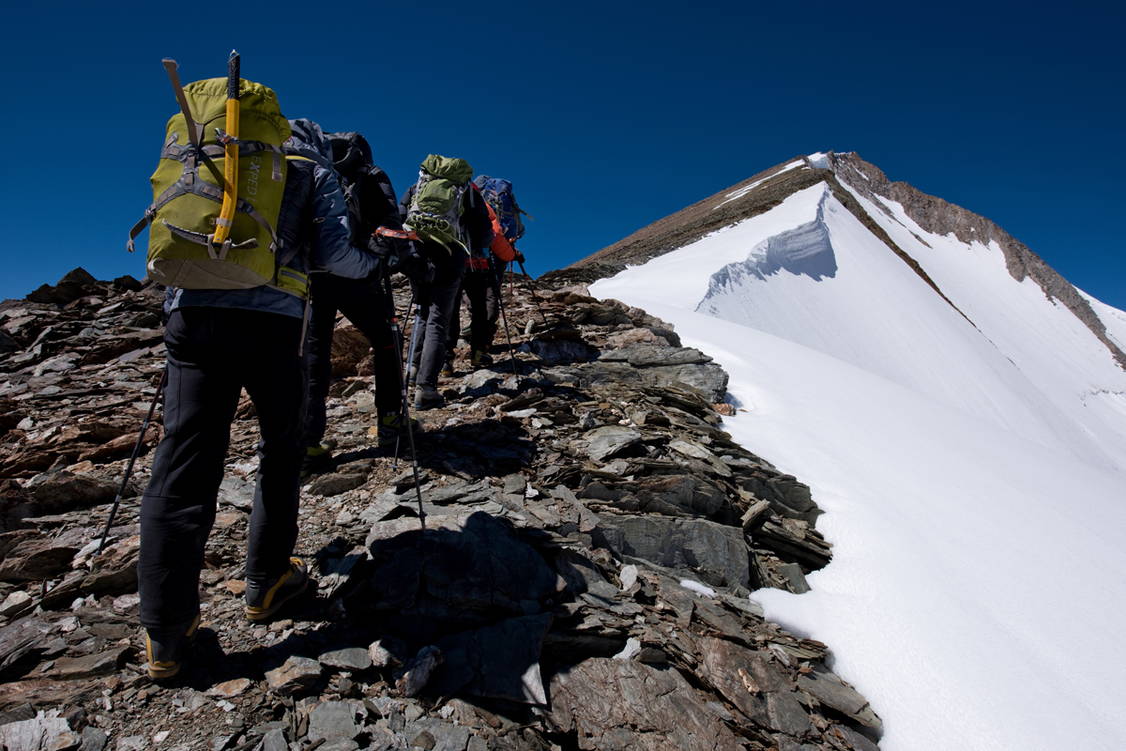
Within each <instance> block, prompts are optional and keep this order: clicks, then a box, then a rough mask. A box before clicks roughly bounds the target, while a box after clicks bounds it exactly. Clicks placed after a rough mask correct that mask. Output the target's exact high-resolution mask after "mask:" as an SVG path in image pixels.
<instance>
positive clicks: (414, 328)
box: [391, 299, 422, 469]
mask: <svg viewBox="0 0 1126 751" xmlns="http://www.w3.org/2000/svg"><path fill="white" fill-rule="evenodd" d="M411 304H412V306H413V307H415V311H414V321H413V322H412V323H411V343H410V346H409V347H407V367H406V376H405V377H404V379H403V409H404V411H405V410H406V408H407V407H406V405H407V403H408V402H409V401H410V396H409V395H408V393H407V392H408V390H409V388H410V380H411V374H413V373H414V353H415V351H416V348H417V346H418V329H419V326H421V325H422V316H421V315H420V314H419V312H418V307H417V306H414V305H413V304H414V300H413V299H412V300H411ZM411 451H414V437H413V436H411ZM391 467H392V469H398V468H399V442H398V441H396V442H395V459H394V461H393V462H392V464H391Z"/></svg>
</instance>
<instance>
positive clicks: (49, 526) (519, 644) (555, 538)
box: [0, 270, 881, 751]
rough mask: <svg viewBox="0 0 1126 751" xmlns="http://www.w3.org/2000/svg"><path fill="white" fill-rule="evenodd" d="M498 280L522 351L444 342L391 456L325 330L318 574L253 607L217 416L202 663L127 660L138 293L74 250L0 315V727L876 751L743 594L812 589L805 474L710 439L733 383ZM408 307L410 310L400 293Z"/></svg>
mask: <svg viewBox="0 0 1126 751" xmlns="http://www.w3.org/2000/svg"><path fill="white" fill-rule="evenodd" d="M560 285H561V282H558V281H557V282H556V283H554V284H549V285H547V286H541V287H539V290H540V291H539V293H538V294H534V293H531V292H530V291H528V290H527V289H526V288H525V286H524V285H523V284H522V283H517V284H516V285H515V286H513V285H512V284H509V285H507V287H506V297H505V300H506V303H505V304H506V313H507V317H508V321H509V324H510V326H511V329H512V334H513V344H514V346H515V347H516V348H517V349H518V353H517V357H516V358H515V360H510V359H509V357H508V355H507V351H506V348H505V347H504V339H503V336H498V341H499V343H500V344H499V346H498V347H496V348H495V350H494V356H495V358H496V363H495V364H494V365H493V366H491V368H489V369H482V370H477V371H471V370H470V369H469V368H468V366H467V363H465V362H461V361H459V362H458V368H457V372H456V373H455V376H454V377H453V378H449V379H443V382H442V384H441V388H442V390H443V391H444V393H445V394H446V396H447V399H448V404H447V406H446V407H444V408H443V409H440V410H433V411H429V412H425V413H422V414H420V415H419V417H420V419H421V426H420V431H419V434H418V451H419V456H418V459H419V465H420V470H421V473H422V485H421V488H420V489H421V494H422V500H423V510H424V512H425V522H426V524H425V529H423V528H422V524H421V523H420V519H419V517H418V510H417V506H416V495H415V489H414V484H413V479H412V473H411V472H410V465H409V462H408V461H407V460H406V459H405V458H400V459H398V460H397V461H396V459H395V458H394V457H393V456H392V455H391V453H392V452H390V451H388V450H381V449H378V448H377V447H376V445H375V441H374V432H375V431H374V410H375V408H374V400H373V398H372V392H371V389H370V378H369V377H367V374H366V370H367V369H368V368H369V367H370V365H369V363H368V361H367V357H368V353H367V347H366V342H364V341H363V339H362V337H359V336H358V335H357V333H356V332H355V331H354V330H352V329H351V328H350V327H349V326H348V325H347V324H345V323H341V324H340V325H338V328H337V333H336V339H337V341H336V347H335V348H334V373H335V375H336V376H337V377H338V380H337V381H336V383H335V384H334V386H333V389H332V392H331V399H330V404H329V425H330V437H331V439H332V440H333V441H334V442H335V466H334V468H333V470H332V471H331V472H329V473H327V474H323V475H319V476H316V477H314V478H312V479H311V480H310V481H309V482H307V483H306V484H305V485H304V487H303V490H302V516H301V535H300V538H299V541H298V554H300V555H304V556H305V557H306V558H307V559H308V560H309V561H310V562H311V564H312V571H313V574H314V576H315V577H316V579H317V582H318V587H317V591H316V592H315V594H311V595H310V596H309V597H308V598H306V599H305V600H304V601H302V602H300V603H298V605H297V606H296V607H295V608H293V609H292V610H291V611H290V612H288V613H287V614H286V616H287V617H285V618H284V619H283V620H279V621H276V622H274V623H272V624H269V625H253V624H250V623H248V622H246V621H244V620H243V619H242V617H241V601H240V597H239V596H240V595H241V593H242V589H243V585H242V581H241V575H242V557H243V555H244V550H245V538H246V523H247V513H248V510H249V507H250V499H251V495H252V489H253V475H254V471H255V469H256V462H255V461H254V444H255V441H256V433H257V431H256V426H255V420H254V414H253V406H252V405H251V403H250V402H249V400H248V399H246V398H245V397H244V399H243V401H242V403H241V404H240V407H239V410H238V418H237V420H236V422H235V424H234V426H233V428H232V436H231V450H230V452H229V455H228V460H227V471H226V477H225V479H224V481H223V485H222V487H221V489H220V497H219V509H218V514H217V516H216V524H215V530H214V532H213V533H212V536H211V539H210V541H209V543H208V547H207V553H206V568H205V570H204V572H203V575H202V581H201V587H202V593H203V594H202V597H203V608H204V609H203V621H204V629H203V633H202V638H201V642H200V643H199V645H198V651H199V655H200V656H199V659H198V660H197V661H196V662H195V663H194V664H193V665H191V666H190V668H189V669H188V670H187V671H186V674H185V675H184V676H183V679H182V680H181V681H180V682H179V683H178V684H176V685H173V686H169V687H163V686H157V685H155V684H153V683H151V682H150V681H149V680H148V679H147V678H146V677H145V675H144V672H143V668H142V663H143V661H144V655H143V650H142V649H140V646H141V640H140V638H139V631H138V628H137V625H136V618H137V604H138V598H137V595H136V556H137V549H138V543H139V537H138V526H137V511H138V506H139V498H138V495H139V492H140V490H141V489H143V487H144V484H145V482H146V480H147V472H148V462H149V461H150V460H151V454H150V453H149V452H150V450H151V448H152V447H153V446H155V444H156V442H157V440H158V438H159V427H156V426H154V427H153V428H152V429H150V431H149V434H148V436H147V438H146V440H145V442H144V446H145V454H144V455H143V456H142V458H141V460H140V461H139V462H138V468H137V471H136V473H135V475H134V479H133V481H132V482H131V484H130V487H129V488H127V490H126V493H125V498H124V501H123V503H122V509H121V512H120V514H119V516H118V520H117V523H116V525H115V527H114V528H113V529H112V531H111V535H110V538H109V545H108V546H107V548H106V550H105V552H104V553H103V554H102V555H100V556H99V555H96V554H95V551H96V543H97V538H98V536H99V535H100V533H101V528H102V527H103V525H104V524H105V521H106V518H107V514H108V510H109V503H110V502H111V501H112V500H113V497H114V495H115V494H116V492H117V486H118V484H119V482H120V477H121V476H122V473H123V470H124V466H125V463H126V461H127V459H128V456H129V454H130V452H131V450H132V447H133V444H134V441H135V440H136V438H137V430H138V429H139V427H140V424H141V421H142V419H143V417H144V414H145V412H146V411H147V410H148V407H149V403H150V401H151V399H152V397H153V395H154V393H155V388H156V383H157V380H158V378H159V371H160V367H161V364H162V356H163V346H162V344H161V329H160V315H159V303H160V299H161V295H160V292H159V290H157V289H156V288H154V287H152V286H149V285H144V284H141V283H139V282H137V281H136V280H133V279H130V278H127V277H123V278H121V279H118V280H115V281H114V282H112V283H109V282H98V281H96V280H94V279H93V278H92V277H90V276H89V275H88V274H86V273H85V272H82V271H81V270H76V271H74V272H72V273H71V274H68V275H67V277H65V278H64V279H63V280H61V281H60V283H59V284H57V285H54V286H44V287H42V288H40V289H39V290H36V292H35V293H33V295H31V296H29V299H27V300H23V301H11V300H10V301H5V302H4V303H2V304H0V374H2V375H0V447H2V448H0V478H2V479H0V519H2V521H0V525H2V526H0V680H2V681H4V682H3V683H2V684H0V745H3V746H5V747H6V748H8V749H9V751H15V749H37V750H38V749H48V748H50V749H78V748H81V749H88V750H93V751H97V750H98V749H103V748H110V749H121V750H123V751H124V750H126V749H147V748H167V749H195V748H207V749H212V750H213V751H220V750H222V749H240V750H247V751H249V750H250V749H264V750H266V751H275V750H280V749H293V750H294V751H296V750H298V749H313V748H319V749H322V751H344V750H345V749H359V748H372V749H414V748H419V749H456V750H457V751H467V750H472V751H477V750H479V749H666V748H670V749H671V748H677V749H755V750H759V751H765V749H778V750H779V751H798V750H799V749H800V750H801V751H813V750H814V749H841V750H846V749H860V750H863V751H867V750H869V749H874V748H876V747H877V746H876V741H877V740H878V738H879V734H880V729H881V725H880V720H879V718H878V717H877V715H876V714H875V713H874V712H873V710H872V708H871V707H870V706H869V705H868V703H867V701H866V700H865V699H864V698H863V697H862V696H861V695H860V694H858V693H857V692H856V691H855V690H854V689H853V688H852V687H851V686H849V685H848V684H847V683H846V682H845V681H844V680H842V679H841V678H840V677H838V676H837V675H835V674H834V673H833V672H832V670H831V669H830V661H831V658H830V654H829V652H828V649H827V647H826V646H825V645H823V644H821V643H819V642H816V641H813V640H810V639H804V638H800V637H798V636H795V635H793V634H789V633H787V632H786V631H785V630H784V629H782V628H780V627H779V626H777V625H776V624H772V623H770V622H769V621H766V620H765V619H764V618H763V616H762V611H761V609H759V608H758V606H757V605H756V604H755V602H754V599H753V591H754V590H755V589H758V588H761V587H768V586H770V587H781V588H785V589H788V590H790V591H794V592H802V591H805V590H806V589H807V588H808V584H807V583H806V580H805V575H806V574H808V573H809V572H810V571H813V570H816V569H818V568H820V567H822V566H824V565H826V564H827V563H828V562H829V560H830V558H831V548H830V546H829V544H828V543H827V542H826V541H825V540H824V539H823V538H822V537H821V535H820V534H819V533H818V532H817V531H816V528H815V526H816V521H817V516H818V514H819V510H818V509H817V506H816V505H815V503H814V502H813V499H812V498H811V497H810V493H809V489H808V488H807V487H806V486H804V485H803V484H802V483H801V482H799V481H798V480H797V479H796V478H794V477H792V476H789V475H786V474H784V473H781V472H779V471H778V470H777V469H776V468H775V467H773V466H772V465H771V464H770V463H769V462H768V461H766V460H765V459H763V458H760V457H757V456H754V455H752V454H750V453H748V452H747V451H745V450H744V449H742V448H741V447H739V446H738V445H736V444H735V443H734V442H733V441H732V440H731V438H730V437H729V436H728V435H727V434H726V433H724V432H723V431H722V428H721V426H720V425H721V417H722V415H723V414H730V413H731V410H732V407H731V406H730V405H729V404H726V403H724V401H723V399H724V394H725V389H726V382H727V376H726V374H725V373H724V372H723V371H722V369H720V368H719V367H718V366H717V365H715V364H714V363H712V362H711V361H710V358H708V357H707V356H706V355H704V354H703V353H700V352H698V351H696V350H693V349H690V348H685V347H682V346H681V344H680V341H679V338H678V337H677V335H676V333H675V332H674V331H672V329H671V327H670V326H668V325H667V324H665V323H664V322H662V321H660V320H658V319H655V318H653V317H652V316H649V315H647V314H646V313H645V312H644V311H641V310H638V309H635V308H630V307H628V306H625V305H623V304H621V303H618V302H616V301H612V300H609V301H598V300H595V299H593V298H591V297H589V296H588V295H587V294H586V293H585V290H584V289H583V288H581V287H562V286H560ZM400 293H401V295H402V298H401V299H400V308H401V309H402V308H405V307H406V298H405V291H404V290H402V289H400Z"/></svg>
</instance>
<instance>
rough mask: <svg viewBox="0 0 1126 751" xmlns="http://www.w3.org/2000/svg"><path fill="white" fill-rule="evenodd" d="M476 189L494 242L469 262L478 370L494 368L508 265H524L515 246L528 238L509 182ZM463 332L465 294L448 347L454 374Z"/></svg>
mask: <svg viewBox="0 0 1126 751" xmlns="http://www.w3.org/2000/svg"><path fill="white" fill-rule="evenodd" d="M473 189H474V190H476V191H477V192H479V193H480V194H481V196H482V197H483V198H484V199H485V207H486V209H487V210H488V212H489V220H490V223H491V226H492V229H493V239H492V242H491V244H490V245H489V247H488V248H480V247H476V246H474V247H473V248H472V252H471V253H470V255H469V256H468V257H467V258H466V259H465V276H464V277H463V279H462V285H461V286H462V292H463V293H464V294H465V296H466V297H467V298H469V316H470V324H469V330H470V336H469V351H470V364H471V365H472V366H473V367H474V368H476V367H480V366H482V365H484V366H489V365H492V364H493V359H492V356H490V355H489V349H490V348H491V347H492V345H493V338H494V337H495V336H496V331H497V318H498V317H499V316H500V313H501V306H502V305H503V304H504V302H503V299H502V296H501V290H500V288H501V284H502V283H503V280H504V274H505V270H506V269H507V268H508V264H509V263H511V262H513V261H518V262H519V263H520V264H523V262H524V255H523V254H522V253H520V251H518V250H516V246H515V243H516V241H517V240H518V239H520V238H521V237H522V236H523V235H524V224H523V222H522V221H521V219H520V214H522V213H523V211H522V210H521V209H520V207H519V205H517V203H516V198H515V196H514V195H513V192H512V183H511V182H509V181H508V180H503V179H500V178H493V177H489V176H488V175H479V176H478V177H476V178H475V179H474V180H473ZM460 329H461V294H459V295H458V297H457V300H456V302H455V304H454V307H453V312H452V314H451V317H450V328H449V330H450V332H452V333H451V336H450V340H449V342H448V343H447V351H448V355H447V360H446V362H447V367H448V368H449V370H450V371H451V372H452V370H453V355H454V345H455V344H456V340H457V332H458V331H460Z"/></svg>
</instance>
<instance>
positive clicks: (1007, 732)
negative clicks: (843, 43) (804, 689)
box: [591, 184, 1126, 751]
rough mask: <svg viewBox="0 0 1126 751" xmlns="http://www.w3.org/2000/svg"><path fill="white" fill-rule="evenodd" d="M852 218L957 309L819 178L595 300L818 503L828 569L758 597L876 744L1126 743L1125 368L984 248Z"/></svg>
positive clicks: (625, 277) (607, 285)
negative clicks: (823, 666) (719, 382)
mask: <svg viewBox="0 0 1126 751" xmlns="http://www.w3.org/2000/svg"><path fill="white" fill-rule="evenodd" d="M865 208H866V209H867V210H868V211H869V212H870V213H872V215H873V218H875V219H876V221H877V222H879V223H880V225H881V226H883V227H884V228H885V230H886V231H887V232H888V233H889V235H891V236H892V237H893V239H895V241H896V242H897V244H900V247H902V248H904V249H905V250H907V252H908V253H910V254H911V255H912V256H913V257H915V258H916V260H917V261H918V262H919V263H920V264H921V265H922V266H923V268H924V269H926V271H927V273H928V274H929V275H930V276H931V278H932V279H934V281H935V282H936V284H937V285H938V286H939V288H940V289H942V291H943V293H944V294H946V295H947V297H948V298H949V299H950V301H951V302H952V303H953V305H954V306H956V307H957V308H958V310H955V308H954V307H952V306H951V304H950V303H948V302H946V301H945V300H943V299H942V297H940V296H939V295H938V294H936V293H935V292H934V291H933V290H932V289H931V287H929V286H928V285H927V284H926V282H924V281H923V280H922V279H921V278H920V277H919V276H918V275H917V274H916V273H915V272H914V271H913V270H911V269H910V268H909V267H908V266H907V264H905V263H904V262H903V261H902V260H901V259H899V258H898V257H897V256H896V255H894V254H893V253H892V252H891V250H890V249H889V248H888V247H887V246H886V245H885V244H883V243H882V242H880V241H879V240H878V239H877V238H876V237H875V236H874V235H872V233H871V232H869V231H868V230H867V228H866V227H865V226H864V225H863V224H862V223H860V222H859V220H857V219H856V217H854V216H853V215H852V214H851V213H850V212H848V211H847V210H846V209H845V208H844V207H843V206H842V205H841V204H840V203H839V202H838V201H837V200H836V198H835V197H833V196H832V195H831V193H829V192H828V191H827V190H826V186H825V185H823V184H821V185H815V186H813V187H811V188H807V189H806V190H803V191H800V192H798V193H795V194H794V195H792V196H791V197H790V198H788V199H787V200H786V201H785V202H783V203H782V204H781V205H779V206H777V207H776V208H774V209H772V210H771V211H768V212H766V213H765V214H761V215H759V216H756V217H754V218H751V219H747V220H745V221H743V222H740V223H738V224H736V225H733V226H731V227H728V228H725V229H723V230H720V231H718V232H715V233H712V234H711V235H709V236H707V237H704V238H702V239H701V240H698V241H697V242H695V243H692V244H691V245H688V246H686V247H684V248H681V249H679V250H676V251H673V252H671V253H668V254H666V255H664V256H660V257H658V258H655V259H653V260H651V261H649V262H647V263H645V264H643V265H641V266H638V267H633V268H629V269H627V270H625V271H623V272H622V273H620V274H619V275H617V276H615V277H613V278H611V279H606V280H602V281H600V282H597V283H595V284H594V285H592V287H591V290H592V293H593V294H595V295H596V296H599V297H614V298H617V299H620V300H623V301H624V302H627V303H629V304H631V305H637V306H639V307H643V308H645V309H646V310H648V311H649V312H650V313H652V314H654V315H657V316H659V317H661V318H664V319H665V320H667V321H669V322H671V323H673V324H674V325H675V326H676V328H677V331H678V332H679V333H680V335H681V338H682V339H683V340H684V342H685V343H686V344H688V345H690V346H695V347H698V348H700V349H701V350H703V351H705V352H707V353H708V354H710V355H712V356H713V357H714V358H715V359H716V361H717V362H719V364H721V365H723V366H724V368H726V369H727V371H728V372H729V374H730V375H731V386H730V391H731V394H732V396H733V397H734V398H735V399H736V400H737V401H738V402H739V403H741V405H742V406H743V407H745V408H746V409H747V411H746V412H744V413H741V414H740V415H739V416H737V417H735V418H731V419H729V420H728V421H727V429H728V430H730V431H731V432H732V434H733V435H734V436H735V438H736V439H737V440H739V441H740V442H741V443H742V444H743V445H745V446H746V447H747V448H748V449H750V450H751V451H754V452H755V453H758V454H760V455H762V456H764V457H765V458H767V459H769V460H770V461H772V462H773V463H775V464H777V465H778V466H779V467H780V468H782V469H783V470H785V471H788V472H792V473H794V474H796V475H797V476H798V477H799V478H800V479H802V480H803V481H804V482H807V483H808V484H809V485H810V486H811V487H812V489H813V492H814V498H815V499H816V500H817V502H818V504H819V505H820V506H821V507H822V508H823V509H825V510H826V512H827V513H826V515H825V516H824V517H823V518H822V519H821V520H820V522H819V528H820V529H821V530H822V531H823V532H824V534H825V535H826V537H827V538H828V539H829V540H830V541H832V542H833V543H834V545H835V557H834V560H833V562H832V563H831V564H830V565H829V566H828V567H827V568H825V569H824V570H822V571H820V572H816V573H814V574H812V575H811V576H810V577H809V578H810V584H811V585H812V587H813V591H812V592H810V593H807V594H804V595H800V596H795V595H790V594H788V593H785V592H780V591H774V590H769V591H760V592H758V593H756V598H757V599H759V600H760V601H762V602H763V604H764V605H765V606H766V608H767V612H768V615H769V616H770V617H772V618H774V619H776V620H779V621H780V622H782V623H784V624H787V625H789V626H791V627H792V628H795V629H796V630H798V631H800V632H803V633H808V634H810V635H811V636H813V637H815V638H817V639H820V640H823V641H826V642H827V643H829V644H830V645H831V646H832V647H833V649H834V651H835V654H836V658H837V665H836V667H837V669H838V672H840V674H841V675H842V676H844V677H845V678H846V679H848V680H851V681H853V682H854V683H855V684H856V685H857V688H858V689H860V691H861V692H862V693H864V694H865V695H866V696H867V697H868V698H869V699H870V700H871V701H872V703H873V706H874V707H875V709H876V711H877V712H879V713H881V715H882V717H883V719H884V722H885V727H886V735H885V738H884V741H883V742H882V744H881V746H882V747H883V748H884V749H887V750H888V751H928V750H930V749H947V748H950V749H953V748H957V749H982V750H992V749H1006V750H1010V749H1011V750H1012V751H1018V750H1019V751H1029V750H1031V749H1045V750H1047V749H1053V750H1060V749H1108V750H1109V749H1121V748H1126V729H1124V728H1123V727H1122V725H1121V722H1120V718H1121V712H1122V710H1121V708H1122V707H1123V706H1126V685H1124V684H1123V682H1122V681H1120V680H1117V672H1116V671H1117V670H1118V668H1119V667H1120V666H1122V665H1124V664H1126V648H1124V647H1123V645H1122V642H1121V640H1120V639H1119V637H1118V633H1119V631H1120V628H1121V624H1122V623H1123V622H1124V621H1126V618H1124V616H1126V584H1124V582H1126V554H1124V553H1123V552H1122V550H1121V543H1120V541H1119V540H1118V539H1117V535H1118V534H1119V533H1120V531H1121V530H1122V529H1126V502H1124V501H1126V474H1124V473H1123V471H1122V468H1123V467H1126V397H1124V396H1123V395H1124V394H1126V376H1124V375H1123V373H1122V371H1121V369H1119V368H1117V366H1116V365H1114V363H1113V361H1112V360H1111V357H1110V354H1109V352H1108V351H1107V350H1106V348H1105V347H1103V346H1102V345H1101V344H1099V343H1098V341H1097V340H1096V339H1095V338H1094V336H1093V335H1092V334H1091V333H1090V331H1088V330H1087V329H1086V328H1085V327H1083V326H1082V324H1081V323H1079V322H1078V321H1077V320H1075V319H1074V317H1073V316H1071V314H1070V313H1069V312H1068V311H1067V310H1066V309H1064V308H1062V307H1061V306H1057V305H1055V304H1053V303H1052V302H1051V301H1049V300H1048V299H1047V298H1046V297H1045V296H1044V295H1043V293H1042V292H1041V291H1040V290H1039V288H1038V287H1036V286H1035V284H1034V283H1032V282H1031V281H1028V280H1026V281H1025V282H1024V283H1017V282H1016V281H1015V280H1013V279H1012V277H1011V276H1008V272H1007V271H1006V270H1005V268H1004V259H1003V257H1001V254H1000V252H999V250H998V249H996V248H988V247H985V246H982V245H980V244H965V243H960V242H958V241H957V240H956V239H954V238H952V237H951V238H938V237H934V236H928V235H927V234H926V233H924V232H922V231H921V229H920V228H918V227H917V226H912V225H913V222H911V221H910V219H909V218H907V217H906V215H905V214H903V213H902V209H901V208H900V209H899V211H898V213H897V212H896V206H894V205H891V204H890V202H889V204H888V205H885V206H884V207H883V208H881V207H876V206H872V205H871V204H870V203H869V204H868V205H866V206H865ZM885 209H886V212H885ZM877 215H878V216H877ZM912 233H914V234H912ZM928 246H929V247H928ZM1092 304H1093V306H1094V307H1095V310H1096V312H1097V313H1098V314H1099V316H1100V318H1101V319H1102V320H1104V321H1105V322H1106V324H1107V327H1108V330H1109V331H1110V332H1111V335H1112V336H1115V337H1118V338H1123V335H1124V334H1126V331H1124V329H1126V314H1123V313H1121V311H1116V310H1114V309H1113V308H1108V307H1107V306H1102V305H1101V303H1100V304H1099V305H1094V303H1092ZM1100 306H1101V307H1100ZM959 311H961V312H959ZM963 313H964V314H965V315H963ZM967 318H968V319H969V320H967Z"/></svg>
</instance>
